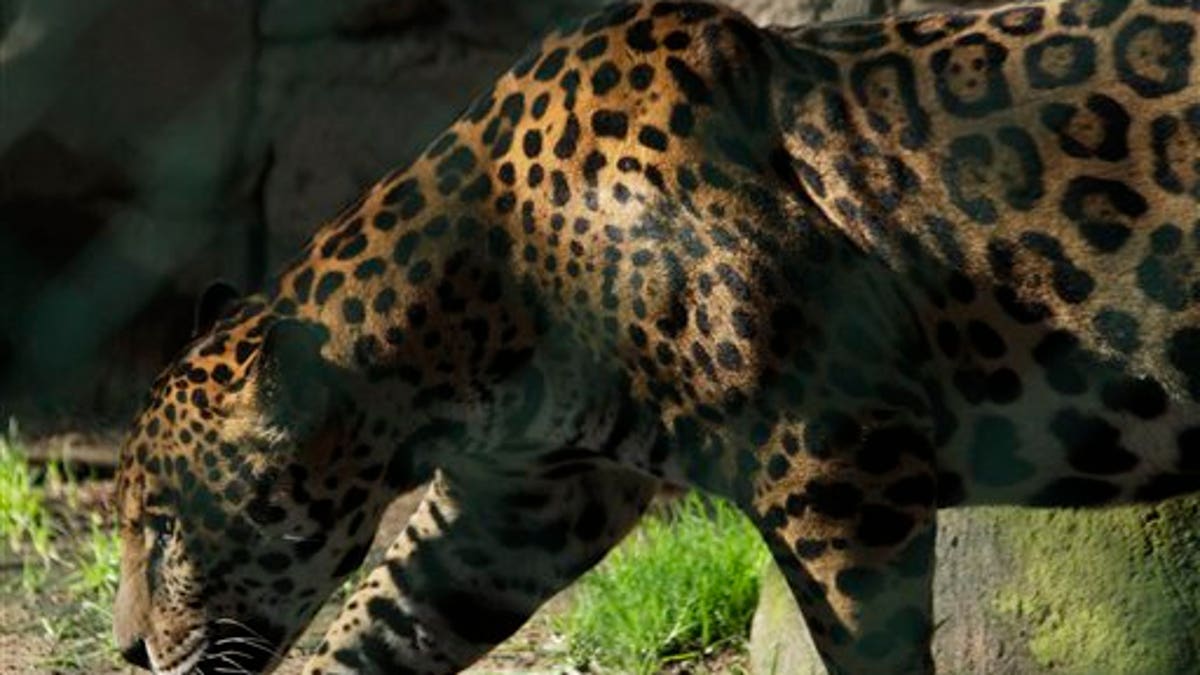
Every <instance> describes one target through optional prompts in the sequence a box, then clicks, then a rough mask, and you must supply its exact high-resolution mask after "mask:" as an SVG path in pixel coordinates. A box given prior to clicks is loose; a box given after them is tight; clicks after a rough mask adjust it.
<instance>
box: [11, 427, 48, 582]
mask: <svg viewBox="0 0 1200 675" xmlns="http://www.w3.org/2000/svg"><path fill="white" fill-rule="evenodd" d="M53 535H54V533H53V528H52V521H51V518H50V512H49V510H48V509H47V507H46V498H45V491H44V490H43V489H42V488H41V486H39V485H38V482H37V477H36V475H35V473H34V472H33V470H32V469H31V468H30V466H29V464H28V463H27V462H26V460H25V453H24V452H23V451H22V450H21V448H20V445H19V443H18V441H17V425H16V422H13V421H10V422H9V425H8V429H7V430H6V431H5V432H4V433H0V539H2V540H3V542H0V543H2V544H3V548H4V549H5V551H4V552H5V554H6V555H8V554H11V555H15V556H18V557H19V558H20V559H21V562H22V564H21V580H22V585H23V586H24V587H25V588H26V589H27V590H31V589H33V588H35V587H37V586H38V585H40V584H41V583H42V581H44V578H45V571H46V569H47V568H48V567H49V565H50V563H51V561H52V559H53V556H54V550H53V539H54V536H53Z"/></svg>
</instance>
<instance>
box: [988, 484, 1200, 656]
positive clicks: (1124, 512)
mask: <svg viewBox="0 0 1200 675" xmlns="http://www.w3.org/2000/svg"><path fill="white" fill-rule="evenodd" d="M990 511H991V512H992V514H989V515H994V517H995V518H996V519H997V522H998V523H999V528H998V530H999V531H1000V532H1001V533H1002V534H1001V535H1000V536H1001V539H1002V544H1003V548H1004V549H1005V550H1006V553H1007V555H1010V556H1011V563H1012V570H1013V572H1012V576H1011V577H1010V578H1009V579H1008V580H1007V581H1006V582H1005V583H1001V584H999V585H998V587H997V589H998V590H997V592H996V595H995V599H994V603H993V606H994V608H995V609H996V610H997V611H998V612H1000V613H1001V615H1003V616H1004V617H1006V618H1007V619H1010V620H1011V621H1012V622H1013V623H1014V624H1015V625H1016V626H1017V627H1018V628H1019V629H1020V630H1021V634H1022V635H1024V636H1026V640H1027V644H1026V646H1027V648H1028V650H1029V652H1030V653H1031V654H1032V655H1033V658H1034V659H1035V660H1036V661H1037V662H1038V664H1039V665H1040V666H1042V667H1043V668H1046V669H1047V670H1053V671H1054V672H1062V673H1113V674H1114V675H1116V674H1125V673H1130V674H1133V673H1177V672H1196V671H1197V669H1200V618H1198V617H1200V612H1198V611H1197V610H1200V579H1197V578H1196V577H1197V574H1196V570H1197V569H1200V533H1198V532H1196V527H1195V525H1196V523H1197V522H1200V500H1196V499H1190V500H1175V501H1172V502H1169V503H1166V504H1163V505H1160V506H1158V507H1129V508H1121V509H1109V510H1097V511H1078V512H1071V511H1028V510H1021V511H1018V510H1015V509H990Z"/></svg>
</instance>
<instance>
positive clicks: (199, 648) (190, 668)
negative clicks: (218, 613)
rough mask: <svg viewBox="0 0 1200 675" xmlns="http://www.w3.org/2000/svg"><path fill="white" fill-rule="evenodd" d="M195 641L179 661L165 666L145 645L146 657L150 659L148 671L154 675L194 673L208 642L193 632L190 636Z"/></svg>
mask: <svg viewBox="0 0 1200 675" xmlns="http://www.w3.org/2000/svg"><path fill="white" fill-rule="evenodd" d="M189 637H191V638H192V640H194V641H195V643H196V644H195V646H194V647H192V648H191V649H190V650H188V652H187V653H186V654H185V655H184V656H183V657H182V658H180V659H178V660H176V661H175V662H174V663H172V664H171V665H169V666H167V665H165V664H163V663H162V662H161V660H160V659H159V658H157V657H156V656H155V655H154V650H153V648H151V647H150V645H146V656H147V657H148V658H149V659H150V671H151V672H152V673H154V674H155V675H189V674H190V673H193V672H195V669H196V667H197V666H198V665H199V663H200V661H201V660H202V659H203V658H204V651H205V650H206V649H207V648H208V641H207V640H205V639H204V636H203V635H202V634H200V631H199V630H197V631H193V632H192V634H191V636H189Z"/></svg>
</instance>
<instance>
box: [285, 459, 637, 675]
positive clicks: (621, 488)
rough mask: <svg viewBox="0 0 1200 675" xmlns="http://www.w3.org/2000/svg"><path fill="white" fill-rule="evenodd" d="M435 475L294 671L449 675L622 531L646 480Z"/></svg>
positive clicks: (617, 475)
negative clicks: (301, 667) (304, 662)
mask: <svg viewBox="0 0 1200 675" xmlns="http://www.w3.org/2000/svg"><path fill="white" fill-rule="evenodd" d="M562 473H563V474H569V475H558V476H555V477H553V478H552V479H551V478H549V477H541V476H533V477H530V478H528V479H519V478H514V477H512V476H507V475H506V476H505V477H504V478H503V479H502V480H497V479H496V478H495V477H494V476H492V477H487V476H486V475H484V476H478V477H469V478H468V477H452V476H451V475H448V474H446V473H440V474H439V475H438V477H437V478H436V479H435V481H434V483H433V485H432V486H431V487H430V489H429V492H428V494H427V495H426V497H425V499H424V501H423V502H422V504H421V506H420V507H419V508H418V510H417V512H416V513H415V514H414V515H413V517H412V519H411V520H410V521H409V524H408V527H407V528H406V529H405V531H404V533H402V534H401V535H400V537H399V538H398V539H397V541H396V542H395V543H394V544H393V545H392V546H391V547H390V548H389V549H388V551H387V554H386V556H385V560H384V562H383V563H382V564H381V565H380V566H379V567H377V568H375V569H374V570H373V571H372V572H371V573H370V575H369V576H368V577H367V578H366V579H365V580H364V581H363V583H362V584H361V585H360V586H359V588H358V590H357V591H355V593H354V594H353V595H352V596H351V597H350V599H349V600H348V602H347V603H346V604H345V606H344V607H343V609H342V612H341V614H340V615H339V616H338V618H337V620H336V621H335V622H334V624H333V625H332V626H331V627H330V629H329V631H328V632H327V633H326V636H325V641H324V642H323V643H322V645H321V647H320V649H319V652H318V654H317V656H315V657H314V658H313V659H312V660H310V662H309V663H308V666H307V669H306V671H305V672H307V673H310V674H311V675H318V674H328V673H381V674H382V673H389V674H391V673H421V674H431V673H453V672H458V671H459V670H461V669H462V668H464V667H466V666H467V665H469V664H470V663H472V662H473V661H475V660H476V659H478V658H479V657H480V656H482V655H483V654H484V653H486V652H487V651H488V650H489V649H491V648H492V647H493V646H494V645H496V644H497V643H499V642H501V641H502V640H504V639H505V638H507V637H508V636H509V635H511V634H512V633H513V632H515V631H516V630H517V629H518V628H519V627H520V626H521V625H522V624H523V623H524V622H525V621H526V620H527V619H528V618H529V617H530V616H531V615H532V614H533V613H534V611H535V610H537V608H538V607H539V606H540V605H541V604H542V603H543V602H545V601H546V600H548V599H549V598H550V597H551V596H553V595H554V594H555V593H556V592H558V591H559V590H560V589H562V588H564V587H565V586H567V585H568V584H569V583H570V582H571V581H573V580H574V579H575V578H576V577H578V576H579V575H580V574H582V573H583V572H584V571H586V570H587V569H588V568H590V567H591V566H592V565H594V564H595V563H596V562H598V561H599V560H600V559H601V558H602V557H603V556H604V554H605V553H606V552H608V550H609V549H610V548H611V547H612V546H613V545H614V544H615V543H617V542H618V541H620V540H621V538H622V537H624V535H625V534H626V533H627V532H628V531H629V530H630V528H632V527H633V525H634V524H635V523H636V522H637V520H638V518H639V517H640V516H641V514H642V512H643V510H644V509H645V507H646V505H647V504H648V503H649V501H650V498H651V497H652V496H653V495H654V492H655V490H656V489H657V486H658V482H657V481H656V480H654V479H652V478H649V477H646V476H644V475H642V474H639V473H634V472H633V471H630V470H628V469H624V468H618V467H613V466H600V467H586V466H580V465H578V464H573V465H570V466H565V467H562Z"/></svg>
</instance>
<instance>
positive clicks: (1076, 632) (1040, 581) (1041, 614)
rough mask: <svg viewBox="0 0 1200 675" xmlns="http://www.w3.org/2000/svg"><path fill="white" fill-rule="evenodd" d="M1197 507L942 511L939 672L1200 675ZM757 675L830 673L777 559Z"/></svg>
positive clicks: (760, 631)
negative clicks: (1189, 674)
mask: <svg viewBox="0 0 1200 675" xmlns="http://www.w3.org/2000/svg"><path fill="white" fill-rule="evenodd" d="M1197 522H1200V500H1198V499H1195V498H1192V499H1177V500H1173V501H1170V502H1167V503H1165V504H1162V505H1159V506H1155V507H1127V508H1120V509H1111V510H1104V511H1066V510H1062V511H1041V510H1029V509H1016V508H978V509H960V510H951V511H943V512H942V513H941V514H939V532H938V546H937V553H938V564H937V577H936V582H935V592H934V615H935V617H934V620H935V625H936V626H937V629H936V632H935V634H934V660H935V662H936V663H937V667H938V672H940V673H951V674H956V673H964V674H965V673H996V674H1001V675H1008V674H1012V675H1027V674H1031V673H1078V674H1079V675H1085V674H1092V673H1104V674H1106V675H1142V674H1145V675H1153V674H1158V673H1194V672H1200V575H1197V573H1196V570H1198V569H1200V532H1197V531H1196V527H1195V524H1196V523H1197ZM750 650H751V656H752V662H753V672H754V673H755V675H768V674H771V673H775V674H776V675H793V674H795V675H809V674H810V673H812V674H814V675H815V674H819V673H822V672H824V671H823V668H822V667H821V666H820V665H819V664H820V660H819V658H817V656H816V654H815V653H814V652H813V650H812V645H811V642H810V640H809V638H808V635H807V632H806V630H805V629H804V627H803V623H802V622H801V619H800V616H799V611H798V608H797V607H796V604H795V602H794V601H793V600H792V598H791V596H790V594H789V593H788V592H787V590H786V584H785V582H784V581H783V577H782V576H781V575H780V574H779V572H778V571H777V570H776V569H775V568H774V566H773V565H772V566H771V567H770V569H768V570H766V573H765V575H764V584H763V595H762V600H761V601H760V605H759V609H758V613H757V615H756V616H755V620H754V626H753V630H752V636H751V646H750Z"/></svg>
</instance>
